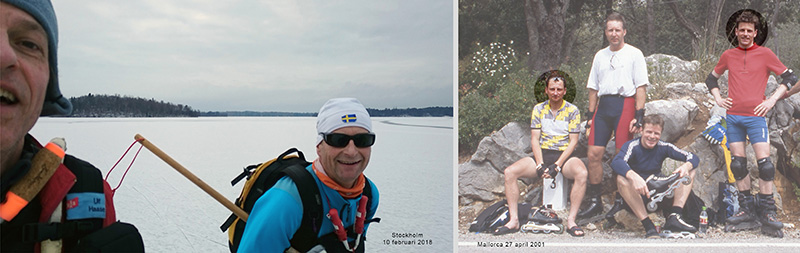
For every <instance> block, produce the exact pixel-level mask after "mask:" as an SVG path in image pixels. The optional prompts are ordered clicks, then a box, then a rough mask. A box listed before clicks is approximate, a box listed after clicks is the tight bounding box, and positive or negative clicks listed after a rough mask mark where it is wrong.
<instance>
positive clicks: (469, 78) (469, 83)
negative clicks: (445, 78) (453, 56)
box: [458, 41, 518, 97]
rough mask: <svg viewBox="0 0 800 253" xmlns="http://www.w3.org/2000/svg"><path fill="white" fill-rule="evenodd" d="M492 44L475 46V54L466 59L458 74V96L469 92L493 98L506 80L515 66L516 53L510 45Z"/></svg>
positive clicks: (512, 42)
mask: <svg viewBox="0 0 800 253" xmlns="http://www.w3.org/2000/svg"><path fill="white" fill-rule="evenodd" d="M512 44H514V41H511V42H510V43H509V45H506V44H505V43H500V42H492V43H489V45H483V46H482V45H480V44H477V49H476V51H475V53H473V54H472V55H471V56H469V57H467V60H466V61H462V62H461V63H462V64H466V66H464V68H462V71H460V73H459V78H458V79H459V82H460V84H461V85H460V86H461V92H459V96H462V95H466V94H467V93H469V92H478V93H480V94H481V95H484V96H489V97H491V96H493V94H494V93H495V92H496V91H497V90H498V89H499V88H500V85H501V83H502V82H504V81H505V80H506V79H507V78H508V73H510V72H511V71H512V70H513V69H514V68H515V67H516V66H515V65H518V64H517V53H516V51H515V50H514V48H512V47H511V46H510V45H512Z"/></svg>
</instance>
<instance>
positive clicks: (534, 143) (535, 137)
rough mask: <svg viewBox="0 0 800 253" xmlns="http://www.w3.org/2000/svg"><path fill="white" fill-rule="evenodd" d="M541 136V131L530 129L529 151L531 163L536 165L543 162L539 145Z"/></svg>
mask: <svg viewBox="0 0 800 253" xmlns="http://www.w3.org/2000/svg"><path fill="white" fill-rule="evenodd" d="M541 135H542V129H538V128H536V129H531V149H532V150H531V151H533V161H534V162H535V163H536V165H537V166H538V165H540V164H542V163H543V162H544V160H543V159H542V147H541V146H540V145H539V137H540V136H541Z"/></svg>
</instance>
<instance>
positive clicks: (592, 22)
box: [458, 0, 800, 154]
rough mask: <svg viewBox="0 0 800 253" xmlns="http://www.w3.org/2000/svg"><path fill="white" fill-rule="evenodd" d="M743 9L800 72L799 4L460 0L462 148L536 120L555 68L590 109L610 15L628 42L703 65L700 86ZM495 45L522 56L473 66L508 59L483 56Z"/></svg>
mask: <svg viewBox="0 0 800 253" xmlns="http://www.w3.org/2000/svg"><path fill="white" fill-rule="evenodd" d="M744 8H750V9H755V10H758V11H759V12H761V13H762V14H763V15H764V16H765V17H766V19H767V22H768V23H769V26H770V39H768V40H767V43H766V44H765V46H767V47H769V48H771V49H772V50H773V51H775V53H776V54H777V55H778V57H780V59H781V60H782V61H783V62H784V64H785V65H787V67H790V68H793V69H798V68H800V66H798V65H797V64H798V62H800V50H798V49H797V45H798V43H797V41H798V40H797V39H796V38H797V37H798V36H800V35H798V29H800V28H798V27H800V1H787V0H603V1H587V0H523V1H503V0H459V13H458V17H459V22H458V25H459V27H458V29H459V35H458V37H459V39H458V45H459V49H458V52H459V54H458V56H459V80H458V82H459V112H458V113H459V151H460V152H462V154H466V153H470V152H471V151H473V150H474V149H475V148H476V147H477V144H478V141H480V139H481V138H483V137H484V136H486V135H488V134H490V133H491V132H492V131H495V130H498V129H500V128H501V127H502V126H503V125H505V124H506V123H508V122H509V121H512V120H513V121H518V122H523V123H524V122H527V121H528V120H530V115H529V113H530V108H531V106H532V105H533V104H535V103H536V101H535V99H534V93H533V86H534V83H535V80H536V77H537V76H538V75H539V74H540V73H541V72H544V71H546V70H549V69H560V70H563V71H565V72H567V73H568V74H569V75H570V76H571V77H572V78H573V79H574V80H575V83H576V86H577V87H578V90H577V94H576V99H575V100H576V101H574V102H573V103H574V104H575V105H576V106H578V108H580V109H581V110H585V109H586V104H585V101H584V100H585V99H586V95H585V89H583V88H582V87H584V86H585V83H586V79H587V77H588V73H589V68H590V66H591V61H592V59H593V57H594V53H595V52H597V50H599V49H601V48H603V47H605V46H607V44H606V43H607V42H606V40H605V38H604V35H603V25H604V24H603V20H605V16H606V15H607V14H608V13H609V12H611V11H617V12H620V13H622V14H623V15H624V16H625V18H626V21H627V22H626V29H627V30H628V34H627V35H626V37H625V41H626V42H627V43H629V44H631V45H634V46H636V47H638V48H639V49H641V50H642V52H643V53H644V54H645V55H646V56H647V55H651V54H655V53H661V54H669V55H674V56H678V57H679V58H682V59H685V60H700V61H701V66H702V67H701V70H700V71H698V72H702V73H700V74H698V75H697V77H696V79H697V80H693V81H694V82H702V81H703V80H704V79H705V77H706V75H707V74H708V72H709V71H710V69H711V68H713V64H714V63H716V60H717V59H718V58H719V55H720V54H721V53H722V51H724V50H725V49H728V48H730V47H731V45H730V43H728V41H727V39H726V38H725V37H724V28H725V26H724V25H725V22H726V21H727V18H728V16H730V15H731V14H732V13H734V12H735V11H737V10H740V9H744ZM676 10H677V12H676ZM512 41H513V42H514V43H511V42H512ZM492 43H500V44H503V45H505V46H504V47H507V48H511V49H513V50H514V51H515V52H516V53H515V55H516V59H515V60H514V61H515V62H514V63H513V64H512V66H511V67H510V68H509V69H507V70H506V69H504V70H503V71H504V74H505V75H500V77H499V78H498V77H497V76H487V75H486V74H485V73H478V72H477V71H476V70H475V68H474V67H475V65H474V58H475V56H477V55H480V54H482V56H485V57H491V55H492V54H502V53H501V51H504V50H496V49H495V50H494V51H493V52H494V53H491V54H488V55H487V54H486V53H485V52H486V51H487V47H489V45H491V44H492ZM481 50H483V51H484V52H481ZM498 57H499V55H498ZM494 59H499V58H497V57H495V58H494ZM704 62H705V63H704ZM651 74H652V73H651ZM489 79H492V80H491V81H490V82H491V83H490V84H488V85H487V86H485V88H484V89H477V87H478V86H479V85H477V84H479V83H480V82H482V81H486V80H489ZM464 84H467V85H464ZM582 84H584V85H582ZM520 93H522V94H520ZM484 110H485V111H484ZM495 121H499V122H495ZM465 129H469V130H467V131H465ZM462 133H464V135H462ZM466 133H469V134H468V136H467V134H466Z"/></svg>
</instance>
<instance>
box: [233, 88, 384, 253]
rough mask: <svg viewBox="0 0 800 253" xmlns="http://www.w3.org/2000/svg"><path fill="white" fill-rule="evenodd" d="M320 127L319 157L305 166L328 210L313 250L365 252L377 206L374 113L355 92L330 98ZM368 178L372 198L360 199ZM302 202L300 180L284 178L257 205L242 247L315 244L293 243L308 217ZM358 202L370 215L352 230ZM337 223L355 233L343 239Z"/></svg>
mask: <svg viewBox="0 0 800 253" xmlns="http://www.w3.org/2000/svg"><path fill="white" fill-rule="evenodd" d="M317 133H318V135H317V155H318V158H317V159H316V160H314V162H313V163H312V164H311V165H309V166H308V167H306V170H308V171H309V172H310V173H311V175H313V177H314V181H315V182H316V185H317V187H318V188H319V192H320V194H321V198H322V199H321V202H322V206H323V210H322V211H323V213H324V214H329V215H328V216H327V217H325V218H323V219H322V221H321V224H320V227H319V233H318V234H317V235H318V238H319V241H318V244H316V245H321V246H317V247H314V248H312V250H317V249H320V248H324V249H325V250H326V251H328V252H340V251H345V250H346V251H356V252H363V251H364V239H365V236H366V230H367V228H368V227H369V222H370V221H371V220H372V217H373V216H374V215H375V211H376V210H377V208H378V189H377V188H376V187H375V184H373V183H372V181H370V180H369V179H367V178H366V177H365V176H364V174H363V172H364V170H365V169H366V168H367V164H368V163H369V158H370V154H371V152H372V144H374V143H375V134H374V133H373V132H372V121H371V120H370V117H369V113H367V110H366V109H365V108H364V106H363V105H361V103H360V102H359V101H358V100H356V99H354V98H335V99H331V100H328V102H326V103H325V105H323V106H322V108H321V109H320V111H319V114H318V116H317ZM365 184H368V185H369V187H371V192H372V193H371V197H370V198H371V199H370V200H369V202H365V203H361V199H362V198H363V196H362V191H363V190H364V187H365ZM302 203H303V202H302V201H301V199H300V194H299V192H298V190H297V186H296V184H295V182H293V181H292V179H291V178H289V177H283V178H282V179H280V180H279V181H278V182H277V183H275V185H274V186H273V187H272V188H270V189H269V190H268V191H267V192H265V193H264V195H262V196H261V197H260V198H259V199H258V201H256V204H255V205H254V206H253V210H252V212H251V213H250V217H249V218H248V220H247V225H246V226H245V229H244V233H243V235H242V240H241V242H240V244H239V248H238V251H239V252H283V251H284V250H286V249H288V248H289V247H292V248H298V246H302V247H301V248H303V249H308V248H311V247H310V246H316V245H293V244H291V243H290V240H291V239H292V238H293V237H294V235H295V232H297V231H298V229H299V228H300V225H301V221H302V219H303V215H304V214H303V204H302ZM369 203H371V204H369ZM362 205H369V206H367V207H366V208H365V207H361V206H362ZM359 207H361V208H362V209H366V212H367V213H366V217H363V215H361V217H360V218H361V219H365V220H364V229H363V231H353V230H357V228H358V226H354V225H355V224H356V221H357V220H358V219H359V217H358V216H359V215H357V212H358V209H359ZM331 210H336V212H331ZM330 214H335V216H336V217H334V215H330ZM337 217H338V218H337ZM339 220H340V221H339ZM353 227H355V228H356V229H351V228H353ZM337 228H338V229H341V228H347V230H348V231H350V232H353V234H356V235H355V236H351V235H346V237H347V239H346V240H344V241H341V240H340V239H338V238H337V236H336V234H335V233H334V231H335V230H336V229H337ZM348 234H349V233H348ZM339 238H340V237H339ZM320 250H321V249H320Z"/></svg>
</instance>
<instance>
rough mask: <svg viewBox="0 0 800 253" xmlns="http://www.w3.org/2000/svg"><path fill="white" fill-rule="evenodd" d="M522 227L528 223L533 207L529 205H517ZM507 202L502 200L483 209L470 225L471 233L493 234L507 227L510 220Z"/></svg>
mask: <svg viewBox="0 0 800 253" xmlns="http://www.w3.org/2000/svg"><path fill="white" fill-rule="evenodd" d="M517 210H518V214H517V216H519V224H520V226H521V225H523V224H525V223H527V222H528V214H529V213H530V211H531V205H530V204H528V203H519V204H517ZM509 218H510V217H509V214H508V204H507V201H506V200H505V199H504V200H501V201H498V202H496V203H494V204H492V205H491V206H489V207H487V208H486V209H483V211H481V213H480V214H478V217H475V220H474V221H472V223H470V225H469V232H478V233H491V232H494V230H495V229H497V228H498V227H500V226H503V225H505V224H506V223H507V222H508V220H509Z"/></svg>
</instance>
